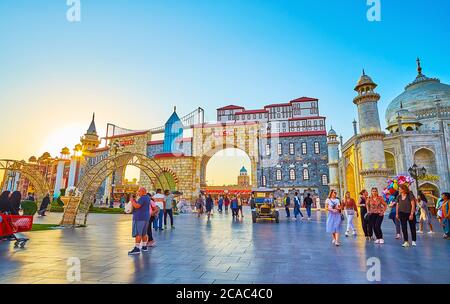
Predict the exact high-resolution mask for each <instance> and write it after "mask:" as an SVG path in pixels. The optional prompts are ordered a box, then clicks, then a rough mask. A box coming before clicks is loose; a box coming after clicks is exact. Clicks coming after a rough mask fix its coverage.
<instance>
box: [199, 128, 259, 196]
mask: <svg viewBox="0 0 450 304" xmlns="http://www.w3.org/2000/svg"><path fill="white" fill-rule="evenodd" d="M258 140H259V124H258V123H230V124H222V123H218V124H204V125H201V126H198V127H196V128H194V129H193V150H192V156H193V157H194V158H195V170H196V173H195V184H196V187H197V188H199V189H198V190H200V188H201V187H203V186H205V176H206V165H207V164H208V161H209V160H210V159H211V157H212V156H213V155H214V154H216V153H217V152H219V151H221V150H225V149H229V148H234V149H239V150H242V151H244V152H245V153H246V154H247V156H248V157H249V158H250V162H251V165H252V168H251V176H252V181H251V182H252V185H254V186H257V185H258V182H257V179H258V177H257V170H258V159H259V147H258Z"/></svg>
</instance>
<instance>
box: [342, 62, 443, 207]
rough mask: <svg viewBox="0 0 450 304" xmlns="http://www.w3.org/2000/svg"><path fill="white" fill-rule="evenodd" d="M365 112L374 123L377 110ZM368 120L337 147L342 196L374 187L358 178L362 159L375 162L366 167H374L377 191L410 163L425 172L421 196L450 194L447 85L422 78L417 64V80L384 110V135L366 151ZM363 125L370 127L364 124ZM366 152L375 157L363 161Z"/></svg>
mask: <svg viewBox="0 0 450 304" xmlns="http://www.w3.org/2000/svg"><path fill="white" fill-rule="evenodd" d="M365 81H368V80H367V79H366V80H365ZM372 83H373V82H372ZM372 91H373V90H372ZM369 94H372V92H370V93H369ZM367 112H368V113H371V116H372V118H373V117H375V116H376V115H375V113H378V109H376V110H375V109H374V108H372V109H371V110H370V111H367ZM377 115H378V114H377ZM372 118H371V119H367V118H366V117H365V116H361V115H360V117H359V133H358V132H357V129H356V128H355V132H354V135H353V136H352V137H351V138H350V139H349V140H348V141H346V142H345V143H343V144H342V145H341V147H340V150H341V154H340V158H339V160H338V163H339V168H338V175H339V176H338V183H339V189H340V190H341V193H343V192H344V191H350V192H351V193H352V195H353V196H354V197H356V195H357V193H358V192H359V191H360V190H362V189H368V188H369V187H370V186H372V185H373V184H368V183H367V179H366V176H365V175H364V174H359V173H360V172H362V173H364V172H365V170H367V164H368V162H367V159H368V158H369V159H370V157H374V158H372V160H371V161H370V162H372V163H374V164H376V166H375V165H374V166H372V167H373V168H374V169H376V168H377V170H375V172H377V175H379V176H377V178H379V181H377V182H376V184H377V187H378V188H379V190H382V189H383V188H384V187H385V186H386V179H387V178H388V177H392V176H396V175H398V174H408V169H409V168H410V167H412V166H413V165H414V164H416V165H417V166H419V167H424V168H425V169H426V170H427V174H426V175H425V176H424V177H422V178H421V179H420V180H419V189H420V190H421V191H423V192H424V193H426V194H427V193H428V194H433V195H435V196H438V195H439V194H440V193H441V192H443V191H448V189H450V173H449V172H450V166H449V163H450V154H449V151H450V86H449V85H447V84H443V83H441V81H440V80H439V79H437V78H428V77H426V76H425V75H424V74H423V73H422V67H421V65H420V61H419V60H418V61H417V76H416V78H415V79H414V80H413V82H411V83H410V84H408V85H407V86H406V87H405V89H404V91H403V92H402V93H401V94H400V95H399V96H398V97H396V98H395V99H394V100H392V101H391V103H390V104H389V106H388V107H387V110H386V113H385V120H386V125H387V132H383V135H381V134H380V135H376V136H375V138H376V139H377V140H378V142H377V143H376V144H371V145H369V150H368V148H367V147H364V142H367V141H364V140H365V138H364V137H365V134H367V133H371V131H370V129H371V128H373V119H372ZM367 121H369V122H370V123H369V124H367ZM376 133H378V131H377V132H376ZM381 138H382V139H381ZM368 153H372V154H374V155H371V156H368ZM382 154H384V155H382ZM375 158H376V159H375ZM383 158H384V160H385V162H384V165H383V162H382V159H383ZM375 167H376V168H375ZM380 169H382V170H380ZM385 169H386V170H385ZM383 181H384V182H383ZM413 190H414V191H415V187H413ZM430 200H431V198H430Z"/></svg>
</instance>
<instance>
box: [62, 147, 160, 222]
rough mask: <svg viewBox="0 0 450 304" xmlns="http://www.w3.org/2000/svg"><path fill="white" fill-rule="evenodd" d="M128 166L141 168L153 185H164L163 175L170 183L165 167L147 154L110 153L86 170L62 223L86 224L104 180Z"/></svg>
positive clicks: (65, 211)
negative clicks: (78, 193)
mask: <svg viewBox="0 0 450 304" xmlns="http://www.w3.org/2000/svg"><path fill="white" fill-rule="evenodd" d="M126 166H135V167H137V168H139V169H141V170H142V171H143V172H144V173H145V174H146V175H147V176H148V178H149V179H150V182H151V183H152V184H153V185H157V184H159V185H163V183H161V179H160V178H161V177H162V176H164V178H165V179H166V182H167V184H169V183H168V180H167V178H166V176H165V175H164V174H162V173H163V169H162V168H161V167H160V166H159V164H158V163H157V162H155V161H154V160H153V159H151V158H148V157H147V156H146V155H143V154H137V153H131V152H124V153H120V154H117V155H110V156H108V157H107V158H105V159H103V160H102V161H101V162H99V163H98V164H96V165H94V166H93V167H91V168H89V169H88V170H87V171H86V172H85V174H84V175H83V177H82V178H81V180H80V181H79V182H78V184H77V186H76V187H77V189H78V191H80V193H81V195H80V196H78V197H71V199H70V200H69V202H68V204H67V205H66V207H65V210H64V214H63V219H62V221H61V225H64V226H67V225H69V226H73V225H86V222H87V216H88V214H89V208H90V206H91V204H92V203H93V201H94V199H95V196H96V194H97V191H98V189H99V188H100V186H101V185H102V183H103V181H104V180H105V179H106V178H107V177H108V176H110V175H112V174H113V172H114V171H115V170H118V169H121V168H124V167H126ZM164 190H166V189H164Z"/></svg>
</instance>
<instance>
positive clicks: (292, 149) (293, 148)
mask: <svg viewBox="0 0 450 304" xmlns="http://www.w3.org/2000/svg"><path fill="white" fill-rule="evenodd" d="M289 154H291V155H294V154H295V146H294V143H289Z"/></svg>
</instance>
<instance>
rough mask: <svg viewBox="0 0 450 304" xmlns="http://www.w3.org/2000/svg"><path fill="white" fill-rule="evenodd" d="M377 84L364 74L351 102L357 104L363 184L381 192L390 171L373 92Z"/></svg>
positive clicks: (376, 96) (368, 188) (377, 97)
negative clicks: (387, 165)
mask: <svg viewBox="0 0 450 304" xmlns="http://www.w3.org/2000/svg"><path fill="white" fill-rule="evenodd" d="M376 87H377V85H376V84H375V83H374V82H373V80H372V79H371V78H370V77H369V76H367V75H366V74H365V72H364V71H363V75H362V76H361V78H360V79H359V81H358V84H357V85H356V87H355V91H356V92H357V93H358V96H356V97H355V98H354V99H353V103H354V104H355V105H357V107H358V116H359V119H358V120H359V132H360V135H359V136H358V141H359V142H360V147H361V162H362V168H361V172H360V174H361V175H362V177H363V181H364V185H363V187H364V188H366V189H367V191H369V192H370V189H371V188H373V187H375V188H377V189H378V191H379V192H380V193H381V191H382V190H383V188H384V187H385V186H386V179H387V177H388V173H389V170H388V169H387V168H386V159H385V156H384V144H383V138H384V136H385V134H384V132H383V131H382V130H381V125H380V117H379V114H378V100H380V95H379V94H378V93H375V92H374V89H375V88H376Z"/></svg>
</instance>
